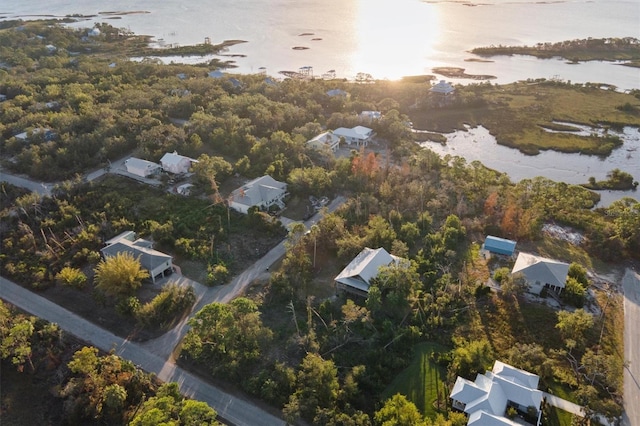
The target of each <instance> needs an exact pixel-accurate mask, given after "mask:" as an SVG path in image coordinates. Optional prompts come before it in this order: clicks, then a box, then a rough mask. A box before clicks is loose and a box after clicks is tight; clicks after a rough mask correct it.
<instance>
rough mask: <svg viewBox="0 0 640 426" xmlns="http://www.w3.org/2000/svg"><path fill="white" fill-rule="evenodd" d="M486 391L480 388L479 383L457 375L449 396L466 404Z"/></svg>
mask: <svg viewBox="0 0 640 426" xmlns="http://www.w3.org/2000/svg"><path fill="white" fill-rule="evenodd" d="M486 393H487V389H484V388H482V387H481V386H479V384H477V383H474V382H472V381H471V380H467V379H465V378H463V377H460V376H458V378H457V379H456V383H455V384H454V385H453V390H452V391H451V398H453V399H455V400H456V401H460V402H463V403H465V404H467V403H468V402H470V401H475V400H476V399H478V398H480V397H481V396H483V395H484V394H486Z"/></svg>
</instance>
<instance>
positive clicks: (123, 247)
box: [100, 231, 173, 283]
mask: <svg viewBox="0 0 640 426" xmlns="http://www.w3.org/2000/svg"><path fill="white" fill-rule="evenodd" d="M100 253H102V257H103V258H105V259H107V258H109V257H115V256H116V255H117V254H118V253H129V254H131V255H132V256H133V257H134V258H135V259H138V260H139V261H140V266H142V268H143V269H144V270H146V271H147V272H149V277H150V278H151V281H152V282H154V283H155V282H156V279H157V278H158V277H160V278H163V277H165V276H166V275H169V274H170V273H171V272H172V271H173V258H172V257H171V256H169V255H168V254H165V253H162V252H159V251H157V250H154V249H153V244H152V243H151V241H147V240H144V239H142V238H136V233H135V232H133V231H125V232H123V233H122V234H120V235H118V236H116V237H113V238H112V239H110V240H108V241H107V242H106V243H105V246H104V247H103V248H102V249H101V250H100Z"/></svg>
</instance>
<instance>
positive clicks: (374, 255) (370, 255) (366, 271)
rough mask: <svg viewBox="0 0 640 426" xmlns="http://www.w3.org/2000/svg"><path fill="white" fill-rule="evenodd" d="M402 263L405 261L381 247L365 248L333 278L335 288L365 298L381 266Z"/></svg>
mask: <svg viewBox="0 0 640 426" xmlns="http://www.w3.org/2000/svg"><path fill="white" fill-rule="evenodd" d="M403 262H406V260H405V259H403V258H401V257H397V256H394V255H392V254H389V253H388V252H387V251H386V250H385V249H384V248H382V247H380V248H378V249H371V248H368V247H366V248H364V249H363V250H362V251H361V252H360V253H359V254H358V255H357V256H356V257H354V258H353V260H352V261H351V262H350V263H349V264H348V265H347V266H346V267H345V268H344V269H343V270H342V272H340V274H338V276H337V277H335V278H334V281H335V282H336V288H338V289H340V290H345V291H349V292H351V293H355V294H358V295H362V296H366V295H367V294H368V293H369V287H370V286H371V280H372V279H373V278H375V277H377V276H378V273H379V271H380V267H381V266H389V265H391V264H392V263H393V264H396V265H398V264H401V263H403Z"/></svg>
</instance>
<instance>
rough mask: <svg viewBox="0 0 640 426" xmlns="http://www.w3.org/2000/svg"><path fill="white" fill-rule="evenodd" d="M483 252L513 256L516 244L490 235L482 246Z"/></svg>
mask: <svg viewBox="0 0 640 426" xmlns="http://www.w3.org/2000/svg"><path fill="white" fill-rule="evenodd" d="M482 248H483V250H486V251H488V252H490V253H495V254H502V255H505V256H513V254H514V253H515V251H516V242H515V241H512V240H507V239H504V238H500V237H494V236H492V235H489V236H487V238H486V239H485V240H484V244H483V245H482Z"/></svg>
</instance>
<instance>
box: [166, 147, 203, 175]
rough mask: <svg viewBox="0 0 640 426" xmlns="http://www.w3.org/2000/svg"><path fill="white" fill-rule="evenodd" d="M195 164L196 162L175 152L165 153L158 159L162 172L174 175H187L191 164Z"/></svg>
mask: <svg viewBox="0 0 640 426" xmlns="http://www.w3.org/2000/svg"><path fill="white" fill-rule="evenodd" d="M197 162H198V160H194V159H193V158H189V157H185V156H184V155H180V154H178V153H177V152H176V151H173V152H167V153H166V154H165V155H163V156H162V158H161V159H160V164H161V165H162V170H164V171H165V172H169V173H175V174H181V173H187V172H188V171H189V169H190V168H191V164H193V163H197Z"/></svg>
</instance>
